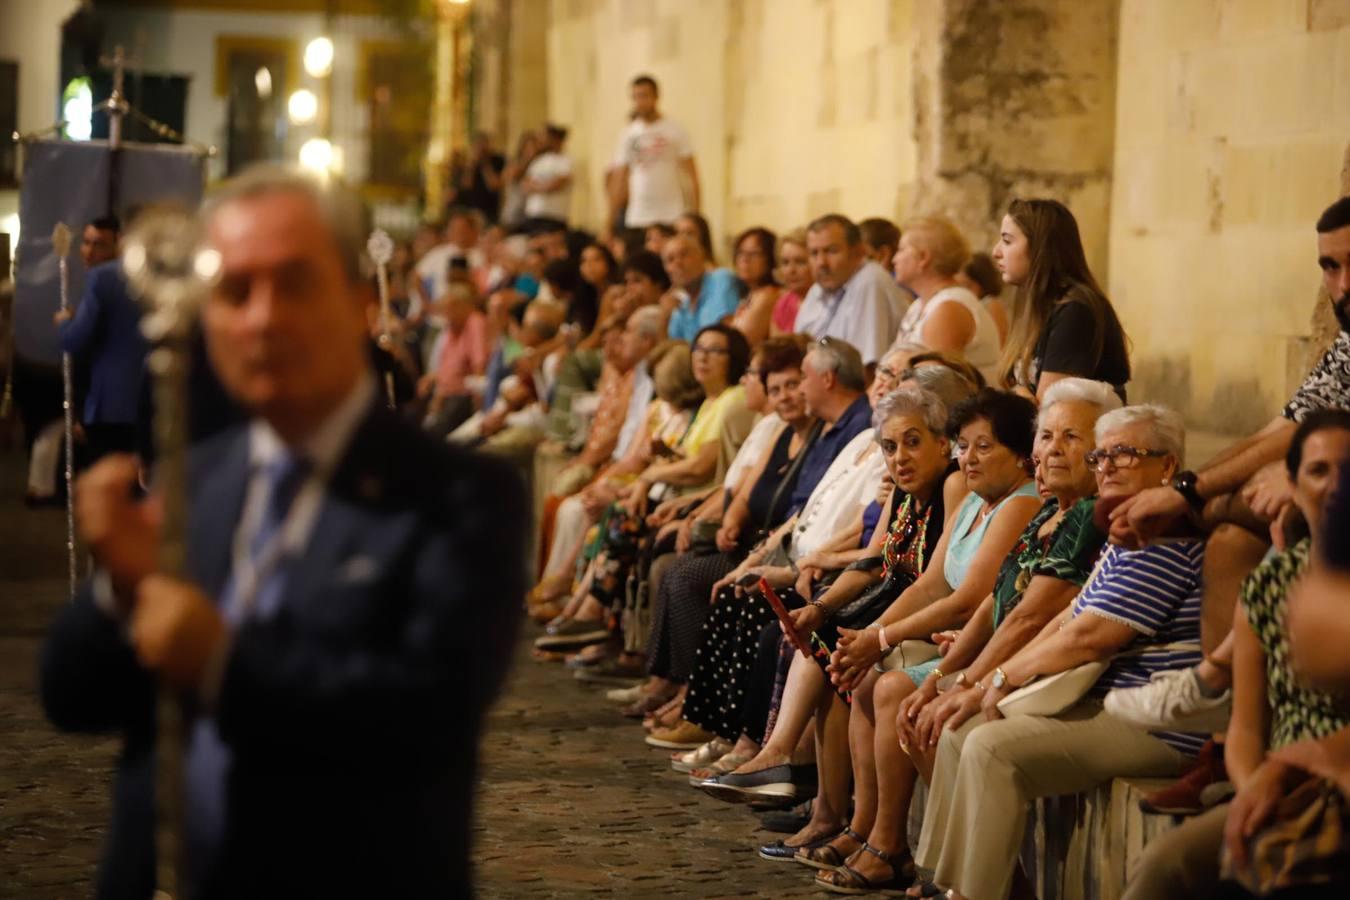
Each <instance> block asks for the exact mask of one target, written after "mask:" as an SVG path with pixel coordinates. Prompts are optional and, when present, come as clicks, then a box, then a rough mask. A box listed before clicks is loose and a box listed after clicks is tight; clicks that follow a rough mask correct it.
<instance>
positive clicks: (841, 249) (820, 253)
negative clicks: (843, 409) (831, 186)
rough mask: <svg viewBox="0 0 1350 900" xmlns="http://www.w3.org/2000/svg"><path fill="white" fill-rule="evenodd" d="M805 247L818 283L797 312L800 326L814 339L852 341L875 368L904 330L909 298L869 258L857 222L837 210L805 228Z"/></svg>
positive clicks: (865, 363)
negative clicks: (899, 333) (901, 328)
mask: <svg viewBox="0 0 1350 900" xmlns="http://www.w3.org/2000/svg"><path fill="white" fill-rule="evenodd" d="M806 249H807V252H808V253H809V254H810V256H811V274H812V275H813V276H814V277H815V279H816V283H815V284H813V285H811V290H809V291H807V292H806V297H805V298H804V299H803V300H802V306H801V309H800V310H799V311H798V312H797V328H796V330H797V331H798V332H799V333H801V334H809V335H811V337H813V338H823V337H833V338H839V339H840V340H842V341H846V342H848V343H849V344H852V345H853V346H854V347H856V348H857V349H858V352H859V353H861V354H862V359H863V364H864V365H866V366H867V367H868V368H869V369H871V368H872V367H875V366H876V364H877V362H878V361H879V360H880V359H881V357H882V356H884V355H885V354H886V350H887V349H888V348H889V347H890V346H891V341H892V340H894V339H895V333H896V332H897V331H899V330H900V320H901V319H903V318H904V315H905V310H907V309H908V308H909V301H908V300H907V299H906V298H905V295H904V294H902V293H901V291H900V288H899V287H898V286H897V285H896V283H895V279H894V278H892V277H891V275H890V273H889V272H887V271H886V270H885V269H883V268H882V267H881V266H879V265H877V264H876V263H875V262H872V261H871V260H869V259H867V257H866V255H865V252H864V249H863V245H862V234H861V232H860V231H859V229H858V226H857V225H855V224H853V222H852V221H850V220H849V219H847V218H845V217H844V216H841V215H839V214H837V213H831V214H829V215H826V216H821V217H820V218H818V219H816V220H815V221H814V222H812V223H811V224H810V225H808V226H807V228H806Z"/></svg>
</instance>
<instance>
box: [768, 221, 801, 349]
mask: <svg viewBox="0 0 1350 900" xmlns="http://www.w3.org/2000/svg"><path fill="white" fill-rule="evenodd" d="M778 282H779V284H781V285H782V286H783V293H781V294H779V295H778V302H777V303H775V304H774V307H773V316H772V317H771V318H770V320H769V333H770V334H772V335H780V334H792V333H793V332H794V331H796V330H797V327H796V326H797V309H798V307H800V306H801V305H802V298H803V297H805V296H806V292H807V291H809V290H810V289H811V258H810V257H809V256H808V255H807V252H806V232H804V231H802V230H801V229H798V230H796V231H794V232H792V233H791V234H787V235H784V236H783V238H782V240H780V241H779V242H778Z"/></svg>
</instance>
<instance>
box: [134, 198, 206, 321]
mask: <svg viewBox="0 0 1350 900" xmlns="http://www.w3.org/2000/svg"><path fill="white" fill-rule="evenodd" d="M122 268H123V270H124V271H125V272H126V274H127V281H128V283H129V284H130V286H131V288H132V290H133V291H134V292H135V293H136V295H137V296H138V297H139V298H140V301H141V304H142V306H143V307H144V309H145V315H144V316H142V317H141V331H142V332H143V333H144V334H145V337H146V340H148V341H150V342H151V343H152V344H162V343H166V342H169V341H174V340H185V339H186V338H187V337H188V336H189V335H190V334H191V332H192V325H193V322H195V321H196V317H197V311H198V308H199V307H200V305H201V301H202V298H203V296H205V293H206V290H207V288H208V287H209V286H210V285H211V284H213V283H214V282H215V281H216V279H218V278H219V277H220V254H219V253H217V252H216V251H214V250H211V249H207V248H203V247H202V246H201V245H200V242H199V240H198V228H197V223H196V220H195V219H194V218H193V217H192V215H190V214H189V213H188V212H187V211H186V210H182V209H176V208H163V209H154V210H147V211H146V212H144V213H142V214H141V215H140V216H138V217H137V218H136V223H135V225H133V226H132V228H131V229H130V230H129V231H128V232H127V236H126V238H125V240H124V241H123V244H122Z"/></svg>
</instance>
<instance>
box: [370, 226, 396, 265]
mask: <svg viewBox="0 0 1350 900" xmlns="http://www.w3.org/2000/svg"><path fill="white" fill-rule="evenodd" d="M366 252H367V253H369V254H370V261H371V262H373V263H374V264H375V265H376V266H378V267H379V268H382V269H383V268H387V267H388V265H389V262H390V260H392V259H393V258H394V239H393V238H391V237H390V236H389V232H387V231H385V230H384V229H383V228H377V229H375V230H374V231H372V232H371V233H370V240H369V241H367V242H366Z"/></svg>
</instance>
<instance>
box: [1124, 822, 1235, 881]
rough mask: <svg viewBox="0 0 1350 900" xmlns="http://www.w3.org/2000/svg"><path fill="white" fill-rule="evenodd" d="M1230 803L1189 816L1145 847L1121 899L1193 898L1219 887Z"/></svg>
mask: <svg viewBox="0 0 1350 900" xmlns="http://www.w3.org/2000/svg"><path fill="white" fill-rule="evenodd" d="M1228 806H1229V804H1227V803H1221V804H1219V805H1218V806H1216V807H1214V808H1213V809H1208V810H1206V811H1205V812H1203V813H1201V814H1200V815H1198V816H1196V817H1194V818H1191V819H1187V820H1186V821H1185V822H1182V823H1181V824H1180V825H1178V826H1177V827H1176V828H1174V829H1172V830H1171V831H1169V832H1167V834H1166V836H1164V837H1163V838H1162V839H1160V840H1156V841H1154V842H1153V843H1151V844H1149V845H1148V846H1147V847H1146V848H1144V855H1143V856H1141V857H1140V858H1139V865H1138V867H1137V868H1136V869H1135V870H1134V874H1133V875H1132V877H1131V878H1130V881H1129V884H1128V885H1126V887H1125V893H1124V895H1122V896H1121V900H1191V898H1193V897H1208V896H1209V895H1210V894H1212V893H1214V889H1215V888H1217V887H1218V886H1219V874H1220V873H1219V850H1220V848H1221V847H1222V846H1223V827H1224V825H1225V824H1227V822H1228Z"/></svg>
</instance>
